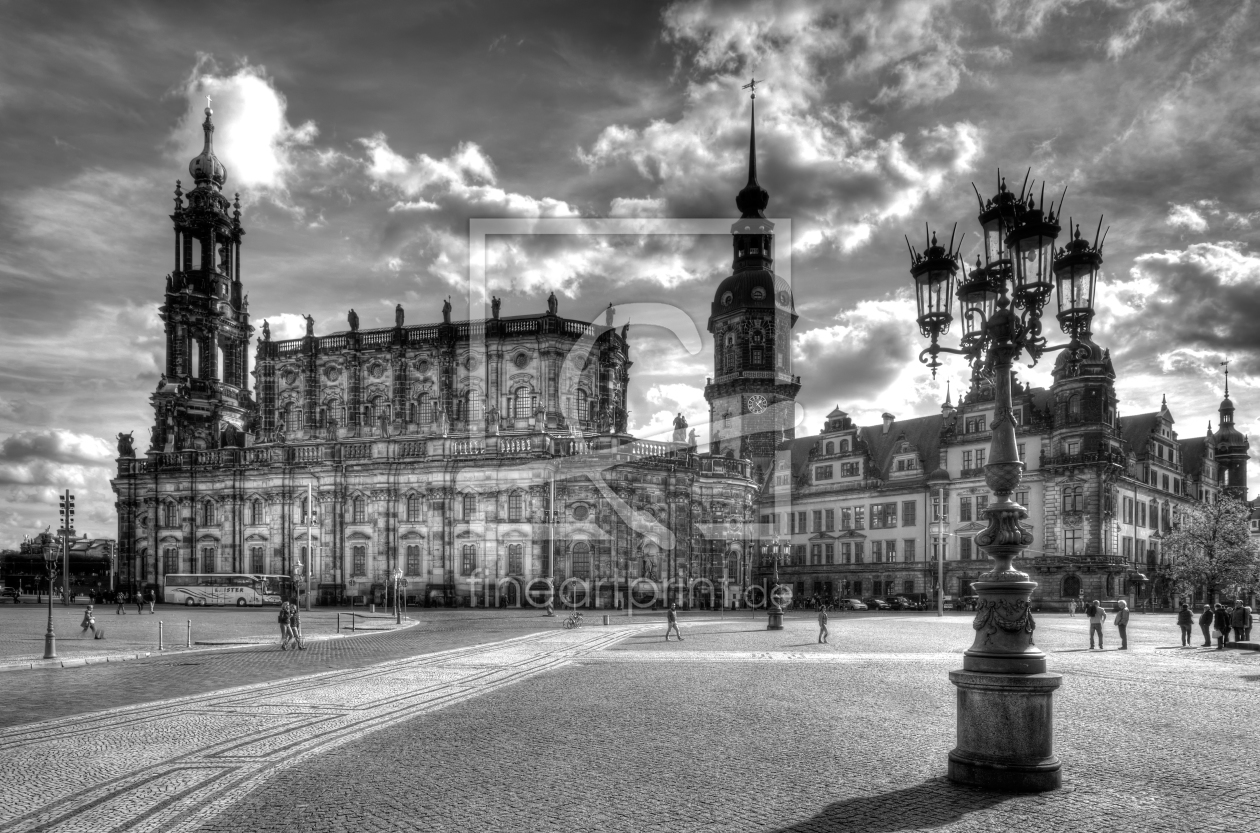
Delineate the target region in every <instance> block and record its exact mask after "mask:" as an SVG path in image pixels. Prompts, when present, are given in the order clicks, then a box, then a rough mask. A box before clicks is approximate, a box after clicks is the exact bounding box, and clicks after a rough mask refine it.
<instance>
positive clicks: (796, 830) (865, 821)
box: [775, 777, 1016, 833]
mask: <svg viewBox="0 0 1260 833" xmlns="http://www.w3.org/2000/svg"><path fill="white" fill-rule="evenodd" d="M1015 797H1016V796H1014V795H1012V794H1008V793H994V792H987V791H985V790H976V789H972V788H970V787H961V786H958V785H956V784H954V783H952V782H950V781H949V780H947V779H945V778H943V777H941V778H933V779H931V780H929V781H924V782H923V783H922V784H918V785H916V786H913V787H907V788H906V789H904V790H895V791H893V792H889V793H883V794H881V795H868V796H860V797H858V798H850V799H846V800H844V801H837V802H836V803H835V804H829V805H827V806H826V807H825V808H823V810H822V811H821V812H819V813H818V814H816V815H815V816H813V817H812V818H809V819H805V820H804V821H801V822H799V823H797V824H793V825H791V826H789V827H780V828H777V829H776V831H775V833H807V831H818V830H826V831H828V833H859V832H860V833H881V832H882V831H889V832H890V833H891V831H896V830H919V829H935V828H937V827H941V826H944V825H946V824H950V823H952V822H956V821H959V820H960V819H961V818H962V817H963V816H965V815H967V814H968V813H974V812H975V811H977V810H987V809H989V808H990V807H994V806H996V805H998V804H1001V803H1002V802H1004V801H1007V800H1008V799H1011V798H1015Z"/></svg>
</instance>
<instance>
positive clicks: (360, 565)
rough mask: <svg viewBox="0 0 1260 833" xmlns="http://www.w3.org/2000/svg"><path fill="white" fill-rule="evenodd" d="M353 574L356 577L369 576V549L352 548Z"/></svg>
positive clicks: (361, 547)
mask: <svg viewBox="0 0 1260 833" xmlns="http://www.w3.org/2000/svg"><path fill="white" fill-rule="evenodd" d="M350 563H351V574H352V575H356V576H366V575H367V547H363V546H359V547H351V548H350Z"/></svg>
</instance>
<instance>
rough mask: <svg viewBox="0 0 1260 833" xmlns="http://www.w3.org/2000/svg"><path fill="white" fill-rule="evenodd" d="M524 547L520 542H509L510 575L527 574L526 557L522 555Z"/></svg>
mask: <svg viewBox="0 0 1260 833" xmlns="http://www.w3.org/2000/svg"><path fill="white" fill-rule="evenodd" d="M523 550H524V548H523V547H522V546H521V545H520V544H508V570H507V571H508V575H512V576H522V575H524V574H525V564H524V559H523V558H522V557H521V556H522V552H523Z"/></svg>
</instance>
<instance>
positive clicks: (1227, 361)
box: [1221, 359, 1229, 399]
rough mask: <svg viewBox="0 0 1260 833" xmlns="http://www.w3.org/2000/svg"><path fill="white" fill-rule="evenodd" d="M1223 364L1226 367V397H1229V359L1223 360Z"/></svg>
mask: <svg viewBox="0 0 1260 833" xmlns="http://www.w3.org/2000/svg"><path fill="white" fill-rule="evenodd" d="M1221 366H1222V367H1224V368H1225V398H1226V399H1229V359H1226V360H1225V361H1223V362H1221Z"/></svg>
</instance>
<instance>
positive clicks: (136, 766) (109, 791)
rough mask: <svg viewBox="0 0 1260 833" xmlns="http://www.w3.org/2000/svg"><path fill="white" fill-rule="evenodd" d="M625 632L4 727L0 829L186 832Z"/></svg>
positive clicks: (494, 648) (585, 634)
mask: <svg viewBox="0 0 1260 833" xmlns="http://www.w3.org/2000/svg"><path fill="white" fill-rule="evenodd" d="M620 635H621V634H619V633H617V632H615V631H611V630H603V631H595V630H585V631H582V630H578V631H557V632H553V633H548V634H541V635H536V636H527V637H522V638H519V639H516V640H511V641H507V642H500V643H497V644H494V645H491V646H487V647H480V648H462V649H456V650H454V651H450V652H441V653H437V654H429V655H426V656H424V657H418V658H413V659H406V660H397V661H394V662H391V663H384V664H381V665H377V666H374V667H373V668H371V669H366V670H362V671H354V672H344V671H339V672H330V673H325V674H318V675H311V676H306V677H299V678H296V679H293V680H289V681H286V682H282V683H268V684H262V685H255V686H250V687H245V688H237V689H231V690H227V691H222V692H217V693H214V694H207V695H199V696H196V697H191V698H183V699H180V700H174V701H164V702H159V703H154V704H150V705H144V706H132V707H128V708H124V709H120V710H111V711H107V712H100V713H97V714H93V715H87V716H80V717H73V718H66V719H62V720H59V721H51V722H46V723H37V724H31V725H28V726H26V727H22V728H17V729H13V730H10V731H9V732H8V733H6V735H5V737H4V739H3V740H2V741H0V830H4V831H6V833H8V831H14V833H17V832H18V831H34V830H46V829H56V830H66V831H77V830H83V831H93V833H94V832H95V831H98V830H101V829H119V828H120V827H121V828H123V829H128V830H136V831H163V833H165V831H181V830H190V829H194V828H195V827H196V826H197V825H198V823H199V822H200V821H201V820H204V819H205V818H208V817H210V816H213V815H214V814H215V813H216V812H218V811H220V810H222V809H224V808H226V807H230V805H231V804H232V803H233V802H235V800H236V799H237V797H238V796H239V795H241V794H242V793H247V792H249V791H250V790H252V789H254V788H256V787H258V786H260V785H261V784H263V783H264V782H265V781H266V780H267V779H269V778H271V777H274V775H275V774H276V773H278V772H280V771H283V769H285V768H288V767H292V766H295V765H298V764H301V763H302V762H303V761H305V760H307V759H309V758H314V757H317V756H319V755H321V754H325V753H328V752H329V751H331V750H333V749H335V748H336V747H337V746H339V745H341V744H344V743H346V742H348V741H351V740H354V739H355V738H358V737H362V736H363V735H364V734H369V733H374V732H379V731H381V730H382V729H386V728H388V727H390V726H392V725H395V724H397V723H399V722H400V721H404V720H407V719H410V718H414V717H415V716H417V715H420V714H423V713H425V712H426V711H429V710H431V709H439V708H443V707H447V706H449V705H451V704H453V703H457V702H459V701H461V700H464V699H468V698H471V697H476V696H479V695H484V694H485V693H486V692H489V691H492V690H494V689H495V688H498V687H501V686H505V685H511V684H513V683H517V682H519V681H520V680H523V679H526V678H528V677H529V676H531V675H534V674H538V673H542V672H543V671H546V670H548V669H551V668H554V667H557V666H559V665H562V664H564V663H566V662H568V661H569V660H570V659H571V658H573V657H575V656H580V655H581V654H582V653H583V652H585V651H589V650H598V649H599V648H601V647H603V646H604V645H606V644H607V643H609V642H610V641H612V640H615V639H617V638H619V637H620ZM89 774H90V775H89ZM85 775H89V777H85ZM120 822H121V823H122V824H121V825H120ZM249 827H250V825H248V824H247V825H245V826H244V827H242V828H238V829H249Z"/></svg>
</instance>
